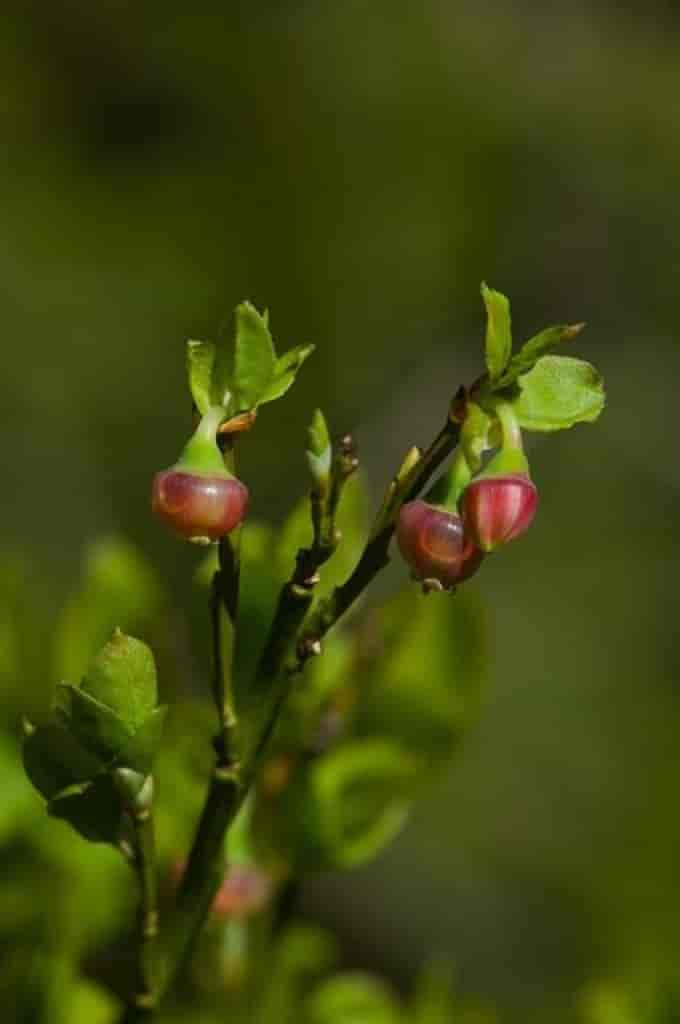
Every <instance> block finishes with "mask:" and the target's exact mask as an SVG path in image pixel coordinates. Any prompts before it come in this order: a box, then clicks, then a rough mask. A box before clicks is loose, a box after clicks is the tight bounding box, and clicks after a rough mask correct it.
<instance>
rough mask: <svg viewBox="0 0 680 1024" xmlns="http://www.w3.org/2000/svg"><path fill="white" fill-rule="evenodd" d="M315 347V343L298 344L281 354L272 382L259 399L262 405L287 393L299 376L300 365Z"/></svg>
mask: <svg viewBox="0 0 680 1024" xmlns="http://www.w3.org/2000/svg"><path fill="white" fill-rule="evenodd" d="M314 348H315V346H314V345H296V347H295V348H291V349H289V350H288V352H284V353H283V355H282V356H279V358H278V359H277V360H276V365H275V367H274V375H273V377H272V380H271V383H270V384H269V387H268V388H267V389H266V391H265V392H264V394H263V395H262V397H261V398H260V400H259V404H260V405H264V403H265V402H273V401H275V399H277V398H281V396H282V395H285V393H286V391H288V389H289V388H290V386H291V385H292V383H293V382H294V380H295V378H296V377H297V374H298V371H299V369H300V367H301V366H302V364H303V363H304V361H305V360H306V359H307V358H308V357H309V356H310V355H311V354H312V352H313V351H314Z"/></svg>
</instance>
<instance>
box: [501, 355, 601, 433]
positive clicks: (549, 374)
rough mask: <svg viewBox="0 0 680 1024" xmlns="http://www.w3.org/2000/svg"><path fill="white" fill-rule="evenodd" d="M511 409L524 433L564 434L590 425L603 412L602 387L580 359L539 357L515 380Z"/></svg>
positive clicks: (586, 364)
mask: <svg viewBox="0 0 680 1024" xmlns="http://www.w3.org/2000/svg"><path fill="white" fill-rule="evenodd" d="M517 383H518V386H519V395H518V397H517V398H516V399H515V400H514V401H513V402H512V406H513V408H514V410H515V413H516V415H517V419H518V420H519V423H520V426H522V427H523V428H524V429H525V430H538V431H550V430H564V429H565V428H567V427H573V426H574V424H576V423H592V422H593V421H594V420H596V419H597V417H598V416H599V415H600V413H601V412H602V409H603V408H604V401H605V399H604V385H603V382H602V377H601V376H600V374H599V373H598V372H597V370H596V369H595V368H594V367H593V366H591V365H590V363H586V362H584V361H583V360H581V359H572V358H571V357H568V356H543V358H541V359H539V361H538V362H537V363H536V365H535V366H534V368H533V369H532V370H531V371H530V372H529V373H526V374H524V375H522V376H521V377H519V378H518V380H517Z"/></svg>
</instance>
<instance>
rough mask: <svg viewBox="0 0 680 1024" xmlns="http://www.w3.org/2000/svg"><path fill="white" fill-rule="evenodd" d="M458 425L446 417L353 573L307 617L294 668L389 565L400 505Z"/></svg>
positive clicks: (445, 452) (448, 446) (450, 443)
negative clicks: (390, 547)
mask: <svg viewBox="0 0 680 1024" xmlns="http://www.w3.org/2000/svg"><path fill="white" fill-rule="evenodd" d="M459 436H460V426H459V424H458V422H457V421H456V420H455V419H454V418H453V417H452V416H449V418H448V419H447V421H446V423H445V424H444V426H443V427H442V429H441V430H440V432H439V434H438V435H437V437H436V438H435V439H434V441H433V442H432V444H431V445H430V447H429V448H428V449H427V451H425V452H424V454H423V456H422V458H421V459H419V460H418V462H416V463H415V465H414V466H413V469H412V470H411V472H410V473H409V475H408V476H407V478H406V480H405V481H403V482H401V484H400V485H399V486H397V487H396V488H395V490H394V494H393V497H392V498H391V500H388V501H386V502H385V503H384V505H383V507H382V509H381V511H380V513H379V515H378V518H377V520H376V523H375V525H374V527H373V530H372V532H371V536H370V538H369V541H368V544H367V545H366V547H365V548H364V551H363V553H362V555H361V558H360V559H359V561H358V562H357V564H356V566H355V568H354V570H353V572H352V573H351V575H350V576H349V578H348V579H347V580H345V582H344V583H342V584H340V585H339V586H337V587H336V588H335V590H333V592H332V593H331V594H330V595H329V596H328V597H327V598H326V600H325V601H322V602H321V603H320V604H319V606H318V607H317V608H316V609H315V611H314V612H313V613H312V615H311V616H310V618H309V620H308V622H307V624H306V626H305V628H304V630H303V632H302V635H301V637H300V641H299V643H298V645H297V666H296V668H297V669H301V668H302V667H303V666H304V664H305V662H306V661H307V659H308V658H309V657H310V655H311V654H314V653H315V652H316V651H318V645H319V644H320V643H321V640H322V639H323V637H324V636H325V634H326V633H327V632H328V630H329V629H331V627H332V626H334V625H335V623H336V622H337V621H338V619H340V618H341V617H342V616H343V615H344V614H345V612H346V611H347V610H348V608H350V607H351V605H353V604H354V602H355V601H356V599H357V598H358V597H359V596H360V594H362V593H363V591H364V590H366V588H367V587H368V586H369V585H370V583H371V582H372V581H373V579H374V578H375V577H376V576H377V574H378V573H379V572H380V570H381V569H384V568H385V566H386V565H387V564H388V563H389V560H390V558H389V546H390V542H391V540H392V537H393V535H394V531H395V527H396V521H397V516H398V514H399V509H400V508H401V506H402V505H403V504H404V503H405V502H407V501H412V500H413V499H414V498H417V497H418V495H419V494H420V492H421V491H422V490H423V488H424V487H425V486H426V484H427V483H428V481H429V480H430V479H431V478H432V476H433V475H434V474H435V473H436V472H437V470H438V469H439V467H440V466H441V464H442V463H443V462H444V461H445V460H446V459H447V458H448V456H449V455H450V454H451V452H452V451H453V450H454V448H455V447H456V445H457V444H458V439H459Z"/></svg>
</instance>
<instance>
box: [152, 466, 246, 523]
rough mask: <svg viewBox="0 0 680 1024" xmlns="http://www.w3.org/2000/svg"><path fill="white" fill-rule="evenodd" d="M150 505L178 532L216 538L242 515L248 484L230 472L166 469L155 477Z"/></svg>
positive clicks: (238, 520) (244, 508) (239, 520)
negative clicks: (220, 474)
mask: <svg viewBox="0 0 680 1024" xmlns="http://www.w3.org/2000/svg"><path fill="white" fill-rule="evenodd" d="M151 506H152V508H153V511H154V512H155V514H156V515H157V516H158V517H159V518H160V519H162V520H163V521H164V522H165V523H167V524H168V526H170V527H171V528H172V529H173V530H175V532H176V533H179V534H181V536H183V537H188V538H189V539H190V540H192V539H196V538H202V537H205V538H207V539H208V540H219V538H220V537H224V536H225V535H226V534H227V533H230V532H231V530H233V529H234V528H235V527H236V526H238V524H239V523H240V522H241V521H242V520H243V518H244V517H245V514H246V512H247V510H248V488H247V487H246V486H245V484H242V483H241V481H240V480H237V479H236V477H233V476H232V477H229V476H209V475H204V474H199V473H187V472H185V471H183V470H180V469H176V468H173V469H166V470H164V471H163V472H162V473H156V476H155V477H154V481H153V487H152V491H151Z"/></svg>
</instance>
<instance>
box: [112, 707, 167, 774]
mask: <svg viewBox="0 0 680 1024" xmlns="http://www.w3.org/2000/svg"><path fill="white" fill-rule="evenodd" d="M167 712H168V708H167V705H165V704H162V705H161V706H160V707H158V708H156V709H155V710H154V711H152V712H151V714H150V715H149V717H148V718H147V720H146V721H145V722H144V723H143V724H142V725H141V726H140V727H139V729H138V730H137V732H136V733H135V734H134V736H133V737H132V739H130V740H129V742H128V743H127V744H126V745H125V746H124V747H123V748H122V749H121V751H120V753H119V755H118V758H117V760H118V762H119V763H120V764H121V765H124V766H125V767H126V768H131V769H133V770H134V771H136V772H140V773H141V774H142V775H148V774H149V772H150V771H151V768H152V766H153V761H154V758H155V756H156V752H157V751H158V748H159V747H160V744H161V739H162V738H163V726H164V725H165V718H166V715H167Z"/></svg>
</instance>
